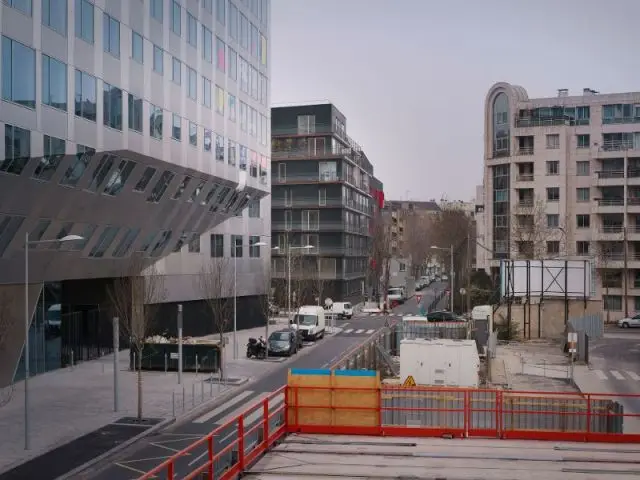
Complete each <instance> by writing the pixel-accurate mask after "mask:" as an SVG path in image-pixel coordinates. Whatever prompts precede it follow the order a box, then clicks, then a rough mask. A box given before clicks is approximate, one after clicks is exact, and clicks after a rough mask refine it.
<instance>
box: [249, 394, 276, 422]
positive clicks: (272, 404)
mask: <svg viewBox="0 0 640 480" xmlns="http://www.w3.org/2000/svg"><path fill="white" fill-rule="evenodd" d="M269 395H270V394H269ZM265 398H266V397H265ZM263 400H264V399H263ZM283 403H284V393H279V394H278V395H276V396H275V397H273V398H271V399H270V400H269V412H273V411H274V410H276V409H277V408H278V407H279V406H280V405H281V404H283ZM262 413H263V412H262V407H261V408H256V409H255V410H254V411H253V412H252V413H251V414H249V415H247V416H246V417H244V424H245V425H251V424H252V423H253V422H255V421H257V420H259V419H261V418H262Z"/></svg>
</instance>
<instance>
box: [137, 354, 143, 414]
mask: <svg viewBox="0 0 640 480" xmlns="http://www.w3.org/2000/svg"><path fill="white" fill-rule="evenodd" d="M137 360H138V379H137V380H138V420H142V349H141V348H138V358H137Z"/></svg>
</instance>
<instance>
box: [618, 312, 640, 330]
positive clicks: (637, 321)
mask: <svg viewBox="0 0 640 480" xmlns="http://www.w3.org/2000/svg"><path fill="white" fill-rule="evenodd" d="M618 326H619V327H620V328H633V327H640V314H637V315H634V316H633V317H629V318H621V319H620V320H618Z"/></svg>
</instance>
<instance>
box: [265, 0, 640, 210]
mask: <svg viewBox="0 0 640 480" xmlns="http://www.w3.org/2000/svg"><path fill="white" fill-rule="evenodd" d="M271 20H272V33H271V78H272V83H271V88H272V90H271V94H272V104H274V105H277V104H282V103H295V102H309V101H316V100H320V101H324V100H329V101H331V102H332V103H334V104H335V105H336V106H337V107H338V108H339V109H340V110H341V111H342V112H343V113H344V114H345V115H346V117H347V131H348V133H349V135H350V136H351V137H352V138H354V140H356V141H357V142H359V143H360V144H361V145H363V146H364V149H365V151H366V153H367V156H368V157H369V159H370V160H371V162H372V163H373V165H374V169H375V174H376V176H377V177H378V178H379V179H380V180H382V182H383V183H384V186H385V192H386V197H387V198H393V199H404V198H407V197H408V198H411V199H413V200H428V199H431V198H435V199H440V198H442V197H443V196H446V198H448V199H449V200H453V199H460V200H470V199H471V198H473V197H474V196H475V186H476V185H478V184H481V183H482V161H483V159H482V155H483V153H482V152H483V147H482V141H483V140H482V137H483V129H484V124H483V113H484V100H485V95H486V93H487V91H488V89H489V88H490V86H491V85H492V84H493V83H495V82H498V81H505V82H509V83H513V84H516V85H521V86H523V87H524V88H525V89H526V90H527V92H528V93H529V97H530V98H536V97H547V96H554V95H555V94H556V90H557V89H558V88H569V89H570V92H575V93H578V92H581V91H582V89H583V88H584V87H591V88H593V89H595V90H598V91H600V92H603V93H604V92H618V91H638V90H640V26H639V25H640V24H639V22H640V0H607V1H605V0H446V1H439V0H272V16H271Z"/></svg>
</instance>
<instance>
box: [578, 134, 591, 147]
mask: <svg viewBox="0 0 640 480" xmlns="http://www.w3.org/2000/svg"><path fill="white" fill-rule="evenodd" d="M576 137H577V138H576V140H577V147H578V148H589V146H590V145H591V141H590V137H589V134H588V133H587V134H585V135H576Z"/></svg>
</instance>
